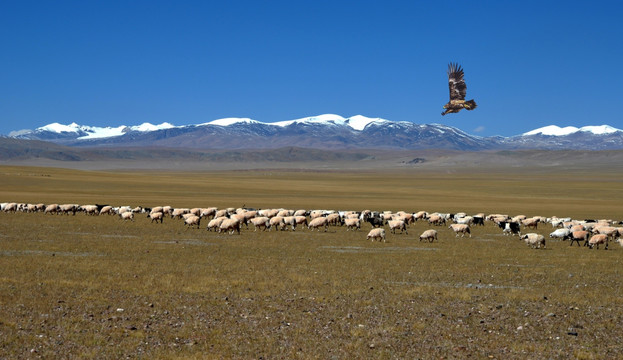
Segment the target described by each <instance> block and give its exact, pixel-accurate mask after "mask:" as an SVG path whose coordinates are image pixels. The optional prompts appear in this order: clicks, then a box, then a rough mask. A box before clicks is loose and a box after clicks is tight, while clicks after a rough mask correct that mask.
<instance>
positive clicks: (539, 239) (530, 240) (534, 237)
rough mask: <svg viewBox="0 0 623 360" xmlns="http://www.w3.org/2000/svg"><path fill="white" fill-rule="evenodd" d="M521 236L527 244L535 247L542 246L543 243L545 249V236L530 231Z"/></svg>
mask: <svg viewBox="0 0 623 360" xmlns="http://www.w3.org/2000/svg"><path fill="white" fill-rule="evenodd" d="M519 238H520V239H521V240H524V241H525V242H526V244H527V245H528V246H530V247H531V248H533V249H539V248H541V245H542V246H543V249H545V236H543V235H541V234H537V233H528V234H524V235H521V236H520V237H519Z"/></svg>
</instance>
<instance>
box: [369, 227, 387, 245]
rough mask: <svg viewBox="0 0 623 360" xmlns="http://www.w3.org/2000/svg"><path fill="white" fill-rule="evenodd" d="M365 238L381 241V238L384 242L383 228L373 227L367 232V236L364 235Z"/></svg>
mask: <svg viewBox="0 0 623 360" xmlns="http://www.w3.org/2000/svg"><path fill="white" fill-rule="evenodd" d="M366 239H368V240H371V241H374V240H378V241H381V240H383V242H385V229H383V228H374V229H372V230H370V232H369V233H368V236H367V237H366Z"/></svg>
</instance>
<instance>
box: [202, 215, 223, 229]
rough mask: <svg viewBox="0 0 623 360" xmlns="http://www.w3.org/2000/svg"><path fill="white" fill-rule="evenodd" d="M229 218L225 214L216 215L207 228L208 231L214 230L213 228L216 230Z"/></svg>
mask: <svg viewBox="0 0 623 360" xmlns="http://www.w3.org/2000/svg"><path fill="white" fill-rule="evenodd" d="M227 219H228V218H227V217H225V216H221V217H215V218H214V219H212V220H210V222H209V223H208V226H207V227H206V229H207V230H208V231H212V230H214V231H216V230H217V229H218V228H219V227H220V226H221V223H222V222H223V221H224V220H227Z"/></svg>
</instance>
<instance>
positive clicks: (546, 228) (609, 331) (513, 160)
mask: <svg viewBox="0 0 623 360" xmlns="http://www.w3.org/2000/svg"><path fill="white" fill-rule="evenodd" d="M412 155H413V156H412ZM489 155H490V154H489ZM546 155H547V154H545V153H544V152H534V153H522V154H520V155H517V154H514V153H503V154H495V155H494V156H486V155H482V154H480V155H473V154H452V155H451V156H450V157H445V158H444V156H436V157H435V160H434V161H433V160H432V158H431V156H430V155H428V156H427V155H426V154H424V155H422V154H409V155H408V156H407V155H405V156H404V159H402V158H401V159H398V160H396V159H394V160H393V162H392V164H393V165H392V166H387V165H383V164H387V162H386V159H380V160H378V161H372V162H373V163H374V164H375V165H374V166H363V165H361V163H360V166H359V167H356V168H353V167H351V166H348V165H347V164H352V163H350V162H348V161H336V162H331V163H323V162H322V161H318V162H317V163H312V164H310V163H309V162H305V163H287V164H282V166H279V164H277V163H274V162H272V163H269V164H265V165H266V166H264V167H260V166H248V164H247V166H243V165H241V164H237V165H236V166H235V167H234V168H236V169H237V170H235V169H232V168H226V166H224V165H223V166H220V167H219V166H215V167H213V168H209V167H208V168H202V169H200V170H196V168H195V169H194V170H193V168H194V166H193V165H189V164H188V163H185V162H180V163H178V164H175V163H171V164H169V165H170V166H165V165H166V164H165V162H162V163H161V167H160V168H158V166H153V165H154V164H152V166H138V164H135V165H136V166H134V169H132V166H130V165H129V164H130V163H129V162H122V161H121V162H119V163H115V164H113V163H107V164H103V163H100V164H99V166H96V165H94V164H93V163H91V164H82V170H75V169H62V168H57V167H35V166H1V167H0V184H1V185H2V186H1V187H0V202H5V201H16V202H37V203H38V202H43V203H53V202H54V203H78V204H90V203H100V204H102V203H108V204H112V205H132V206H136V205H141V206H156V205H172V206H176V207H196V206H197V207H207V206H217V207H219V208H223V207H241V206H243V205H245V206H247V207H254V208H269V207H284V208H294V209H336V210H363V209H371V210H380V211H383V210H392V211H398V210H404V211H411V212H415V211H418V210H426V211H429V212H434V211H440V212H458V211H464V212H467V213H477V212H484V213H486V214H489V213H505V214H510V215H517V214H525V215H528V216H532V215H542V216H547V217H549V216H553V215H556V216H560V217H566V216H569V217H573V218H576V219H586V218H592V219H601V218H606V219H613V220H616V221H620V220H623V210H622V207H621V200H622V199H623V167H621V166H620V164H621V162H619V161H617V159H618V158H619V157H620V154H619V153H605V152H604V153H595V154H594V155H591V154H590V153H589V154H587V155H584V157H582V156H580V157H579V158H578V159H573V158H572V157H571V156H570V155H568V154H562V153H554V154H550V156H549V157H548V156H546ZM575 155H577V154H575ZM415 157H421V158H428V159H431V160H427V161H426V162H424V163H421V164H417V163H409V160H410V159H412V158H415ZM500 158H501V159H506V160H499V159H500ZM469 159H471V160H469ZM492 159H493V160H492ZM468 160H469V161H468ZM79 163H80V162H76V163H74V164H72V167H74V168H80V167H81V166H79ZM32 164H34V163H31V164H30V165H32ZM39 165H41V164H39ZM46 165H50V164H49V163H47V164H46ZM164 167H166V169H164ZM95 168H96V169H98V170H92V169H95ZM85 169H87V170H85ZM102 169H103V170H102ZM113 169H114V170H113ZM205 225H206V224H205V223H204V222H202V226H201V229H188V228H185V227H184V225H183V223H182V222H181V221H180V220H171V219H165V221H164V223H163V224H155V223H153V224H152V223H150V222H149V220H148V219H147V218H145V217H143V216H137V217H136V219H135V221H134V222H123V221H121V220H119V219H118V218H117V217H115V216H86V215H84V214H77V215H75V216H61V215H44V214H42V213H32V214H28V213H15V214H13V213H0V269H2V274H1V275H0V358H38V357H42V358H114V359H118V358H125V357H130V358H244V359H249V358H265V359H266V358H319V359H327V358H409V359H411V358H437V359H438V358H459V359H463V358H470V357H471V358H500V359H509V358H518V359H524V358H585V359H593V358H597V359H599V358H604V359H612V358H621V357H623V340H621V337H620V334H621V333H623V300H622V295H623V294H622V291H621V287H620V283H621V276H622V275H623V274H622V273H621V270H620V269H619V268H620V267H621V265H622V261H621V259H623V249H622V248H621V247H620V246H619V245H618V244H616V243H611V244H610V246H609V248H608V250H607V251H604V250H603V247H602V248H600V249H599V250H595V249H594V250H589V249H588V248H586V247H578V246H576V245H574V246H573V247H570V246H569V243H567V242H561V241H556V240H552V241H548V242H547V248H546V249H545V250H535V249H530V248H529V247H528V246H526V244H525V243H523V242H521V241H519V240H518V239H517V237H509V236H504V235H502V233H501V230H500V229H499V228H498V227H497V226H495V225H493V224H491V223H490V222H489V223H486V225H485V226H483V227H474V228H473V236H472V237H471V238H456V237H455V236H454V234H452V233H451V232H450V230H449V229H447V228H445V227H440V228H436V229H437V230H438V231H439V233H440V236H439V240H438V241H435V242H433V243H424V242H420V241H418V235H419V234H420V233H421V232H422V231H424V230H426V229H429V228H431V227H430V226H429V225H428V224H427V223H425V222H418V223H416V224H415V225H412V226H410V227H409V229H408V232H409V233H408V234H391V233H388V238H387V242H386V243H379V242H370V241H367V240H366V233H367V231H368V230H369V229H370V226H369V225H367V224H366V225H364V226H363V228H362V230H360V231H346V229H345V228H342V227H331V228H330V229H329V231H328V232H326V233H325V232H315V231H314V232H311V231H309V230H307V229H297V231H294V232H292V231H287V232H278V231H270V232H253V231H252V230H247V229H245V228H243V230H242V233H241V235H229V234H217V233H214V232H208V231H206V230H205ZM551 231H552V227H551V225H549V224H541V225H540V226H539V228H538V230H536V232H538V233H541V234H544V235H546V236H547V234H549V232H551ZM548 240H549V239H548Z"/></svg>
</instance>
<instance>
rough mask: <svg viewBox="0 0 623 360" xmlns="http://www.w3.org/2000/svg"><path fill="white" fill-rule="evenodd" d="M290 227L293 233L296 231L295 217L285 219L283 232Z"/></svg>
mask: <svg viewBox="0 0 623 360" xmlns="http://www.w3.org/2000/svg"><path fill="white" fill-rule="evenodd" d="M293 213H294V212H293ZM288 225H290V228H291V229H292V231H295V230H296V218H295V217H294V216H286V217H284V218H283V230H285V229H286V228H287V226H288Z"/></svg>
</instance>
